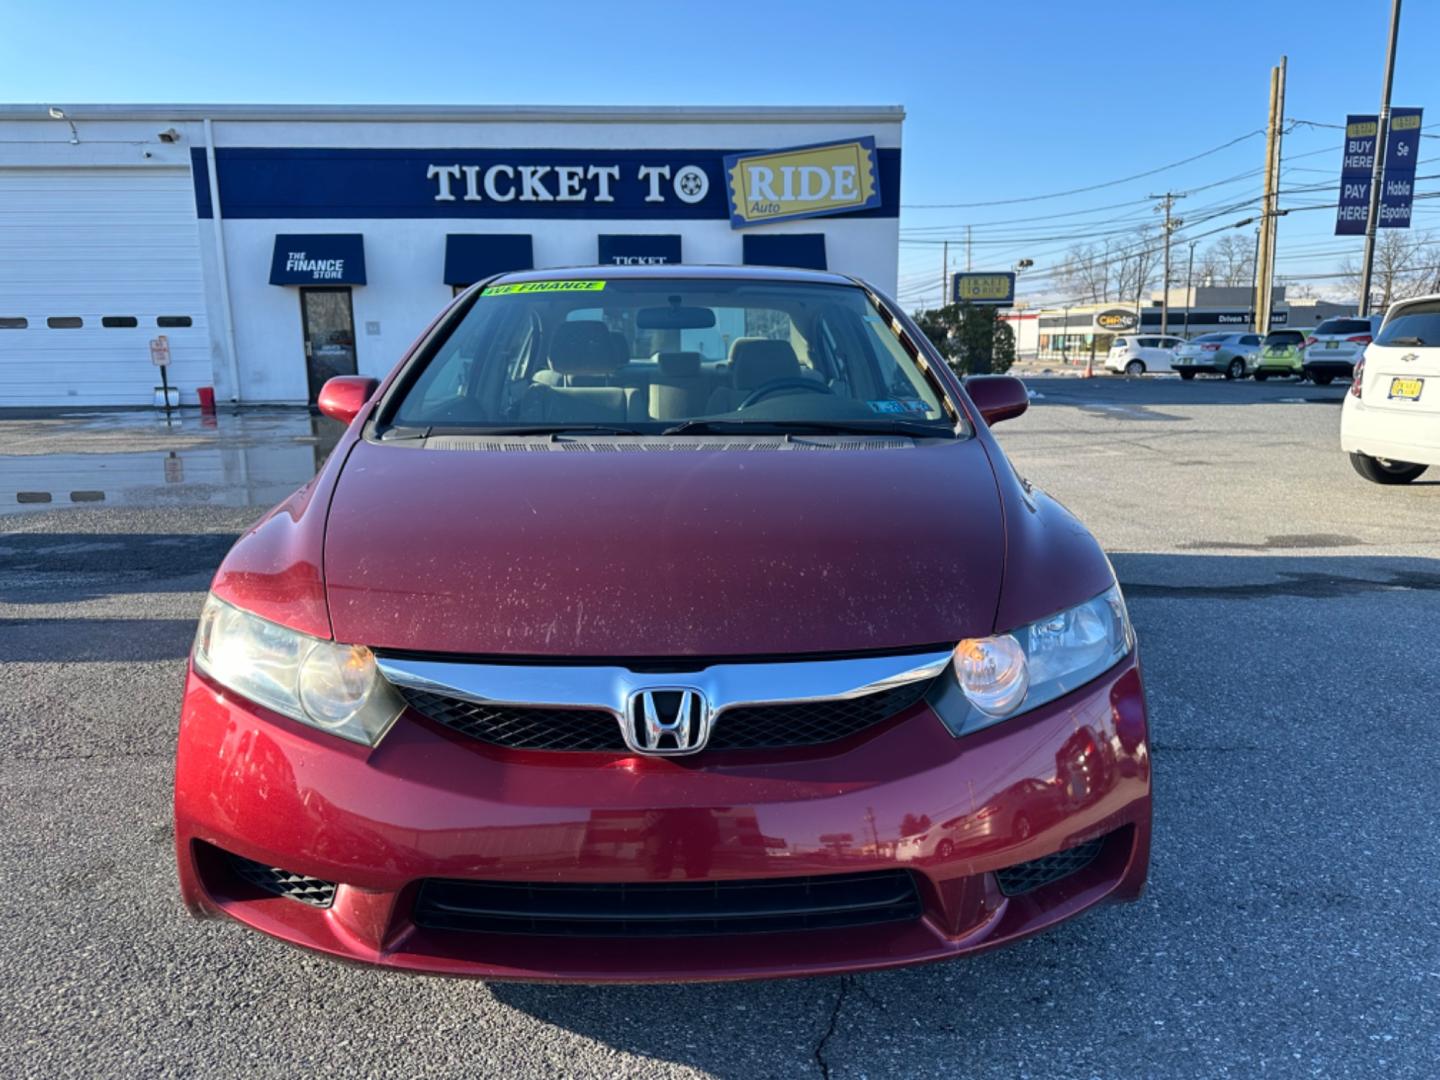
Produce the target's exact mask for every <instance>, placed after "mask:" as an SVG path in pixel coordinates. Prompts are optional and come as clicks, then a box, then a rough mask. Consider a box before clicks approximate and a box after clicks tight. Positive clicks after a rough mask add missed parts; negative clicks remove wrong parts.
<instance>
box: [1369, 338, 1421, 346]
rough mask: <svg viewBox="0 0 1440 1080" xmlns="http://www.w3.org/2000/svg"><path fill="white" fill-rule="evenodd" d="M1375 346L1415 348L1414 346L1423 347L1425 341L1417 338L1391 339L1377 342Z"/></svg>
mask: <svg viewBox="0 0 1440 1080" xmlns="http://www.w3.org/2000/svg"><path fill="white" fill-rule="evenodd" d="M1376 344H1377V345H1410V346H1416V345H1418V346H1421V347H1423V346H1424V345H1425V339H1424V338H1418V337H1392V338H1391V339H1390V340H1389V341H1377V342H1376Z"/></svg>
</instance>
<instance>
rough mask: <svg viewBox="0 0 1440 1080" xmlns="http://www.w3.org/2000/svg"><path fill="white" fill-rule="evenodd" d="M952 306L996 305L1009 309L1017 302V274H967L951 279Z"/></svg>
mask: <svg viewBox="0 0 1440 1080" xmlns="http://www.w3.org/2000/svg"><path fill="white" fill-rule="evenodd" d="M950 302H951V303H952V304H996V305H999V306H1001V307H1009V306H1010V305H1011V304H1013V303H1014V302H1015V274H1014V273H1013V272H1012V271H1009V270H1005V271H1001V272H999V273H993V274H980V273H975V274H972V273H969V272H968V271H967V272H966V273H962V274H956V275H954V277H952V278H951V285H950Z"/></svg>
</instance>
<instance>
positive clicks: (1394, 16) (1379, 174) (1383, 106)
mask: <svg viewBox="0 0 1440 1080" xmlns="http://www.w3.org/2000/svg"><path fill="white" fill-rule="evenodd" d="M1399 36H1400V0H1394V2H1393V3H1392V4H1391V6H1390V44H1389V45H1388V46H1387V47H1386V49H1385V88H1384V89H1383V90H1382V91H1381V92H1380V126H1379V127H1378V128H1377V129H1376V131H1375V164H1374V166H1373V167H1372V168H1371V170H1370V214H1369V216H1368V217H1366V219H1365V261H1364V264H1363V266H1362V267H1361V270H1360V316H1361V318H1364V317H1365V316H1366V315H1369V314H1370V275H1371V272H1372V270H1373V269H1374V266H1375V227H1376V225H1377V224H1378V221H1379V217H1380V184H1381V180H1382V178H1383V176H1384V174H1385V140H1386V139H1387V138H1388V137H1389V131H1390V87H1391V84H1393V83H1394V82H1395V41H1396V39H1397V38H1398V37H1399Z"/></svg>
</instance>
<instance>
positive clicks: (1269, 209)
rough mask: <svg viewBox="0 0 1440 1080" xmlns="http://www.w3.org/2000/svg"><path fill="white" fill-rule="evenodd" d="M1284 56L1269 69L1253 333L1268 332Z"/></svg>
mask: <svg viewBox="0 0 1440 1080" xmlns="http://www.w3.org/2000/svg"><path fill="white" fill-rule="evenodd" d="M1285 68H1286V57H1283V56H1282V57H1281V58H1280V63H1279V65H1278V66H1276V67H1273V68H1271V69H1270V120H1269V123H1268V124H1267V126H1266V130H1265V190H1264V199H1263V201H1262V208H1261V216H1260V242H1259V245H1258V247H1257V248H1256V252H1255V262H1256V266H1255V287H1254V290H1253V296H1254V304H1255V330H1256V332H1257V333H1260V334H1267V333H1269V332H1270V298H1271V286H1272V285H1273V283H1274V275H1275V225H1276V221H1277V218H1278V215H1277V214H1276V209H1277V205H1276V204H1277V202H1278V201H1279V197H1280V142H1281V138H1282V128H1283V127H1284V123H1285Z"/></svg>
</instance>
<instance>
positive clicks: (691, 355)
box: [655, 352, 700, 378]
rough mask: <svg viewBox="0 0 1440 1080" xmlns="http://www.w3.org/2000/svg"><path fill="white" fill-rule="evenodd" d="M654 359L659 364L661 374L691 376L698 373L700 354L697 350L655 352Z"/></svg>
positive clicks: (677, 376)
mask: <svg viewBox="0 0 1440 1080" xmlns="http://www.w3.org/2000/svg"><path fill="white" fill-rule="evenodd" d="M655 361H656V363H658V364H659V365H660V374H661V375H669V376H671V377H672V378H691V377H693V376H696V375H699V374H700V354H699V353H698V352H662V353H656V354H655Z"/></svg>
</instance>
